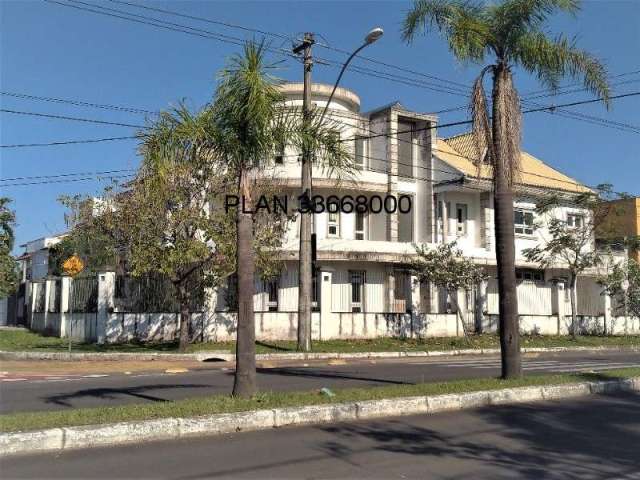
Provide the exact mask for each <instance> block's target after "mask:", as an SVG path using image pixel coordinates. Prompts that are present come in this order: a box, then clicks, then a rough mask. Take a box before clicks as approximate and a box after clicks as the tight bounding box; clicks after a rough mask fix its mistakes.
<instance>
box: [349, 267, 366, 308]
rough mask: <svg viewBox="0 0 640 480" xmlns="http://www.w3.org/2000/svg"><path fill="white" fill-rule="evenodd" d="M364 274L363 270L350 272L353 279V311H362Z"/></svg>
mask: <svg viewBox="0 0 640 480" xmlns="http://www.w3.org/2000/svg"><path fill="white" fill-rule="evenodd" d="M364 276H365V272H363V271H353V272H349V277H350V279H351V311H352V312H362V311H363V305H364V300H363V299H364Z"/></svg>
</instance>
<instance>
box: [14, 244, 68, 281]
mask: <svg viewBox="0 0 640 480" xmlns="http://www.w3.org/2000/svg"><path fill="white" fill-rule="evenodd" d="M66 236H67V233H60V234H57V235H52V236H50V237H42V238H38V239H36V240H31V241H29V242H27V243H25V244H23V245H20V247H21V248H24V253H23V254H22V255H20V256H19V257H18V258H17V260H18V263H19V265H20V272H21V279H20V280H21V282H25V281H27V280H29V281H32V282H34V281H39V280H44V279H45V278H46V277H47V276H48V275H49V257H50V252H49V250H50V248H51V247H53V246H54V245H57V244H58V243H60V242H61V241H62V239H63V238H64V237H66Z"/></svg>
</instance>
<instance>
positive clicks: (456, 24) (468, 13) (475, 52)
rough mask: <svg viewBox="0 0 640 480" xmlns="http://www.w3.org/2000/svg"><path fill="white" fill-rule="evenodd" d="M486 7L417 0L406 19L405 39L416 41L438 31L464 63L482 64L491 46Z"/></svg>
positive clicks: (466, 0) (465, 1) (456, 0)
mask: <svg viewBox="0 0 640 480" xmlns="http://www.w3.org/2000/svg"><path fill="white" fill-rule="evenodd" d="M484 10H485V9H484V7H483V6H482V5H481V4H479V3H475V2H472V1H470V0H416V1H415V2H414V4H413V8H412V9H411V10H410V11H409V13H408V14H407V16H406V17H405V20H404V23H403V27H402V38H403V39H404V40H405V41H407V42H409V43H410V42H412V41H413V40H414V38H415V36H416V35H417V34H418V33H426V32H427V31H429V30H430V29H433V28H435V29H437V30H438V31H439V32H440V34H441V35H442V36H443V37H444V38H445V39H446V40H447V42H448V43H449V48H450V49H451V51H452V52H453V53H454V55H455V56H456V57H457V58H458V59H459V60H462V61H466V60H471V61H481V60H482V59H483V58H484V55H485V52H486V50H487V47H488V45H489V44H490V40H491V38H490V36H491V35H490V29H489V25H488V24H487V22H486V19H485V16H484Z"/></svg>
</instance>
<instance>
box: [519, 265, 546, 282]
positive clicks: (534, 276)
mask: <svg viewBox="0 0 640 480" xmlns="http://www.w3.org/2000/svg"><path fill="white" fill-rule="evenodd" d="M516 280H518V281H520V282H522V281H528V282H542V281H544V273H543V272H542V271H541V270H530V269H521V268H517V269H516Z"/></svg>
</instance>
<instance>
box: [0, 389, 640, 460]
mask: <svg viewBox="0 0 640 480" xmlns="http://www.w3.org/2000/svg"><path fill="white" fill-rule="evenodd" d="M619 391H625V392H638V391H640V377H635V378H629V379H616V380H611V381H599V382H581V383H571V384H562V385H545V386H531V387H519V388H507V389H501V390H485V391H475V392H470V393H461V394H446V395H430V396H414V397H399V398H389V399H381V400H366V401H358V402H347V403H335V404H320V405H307V406H301V407H287V408H275V409H268V410H254V411H245V412H236V413H224V414H214V415H206V416H200V417H194V418H159V419H152V420H141V421H132V422H121V423H114V424H107V425H89V426H77V427H63V428H51V429H47V430H40V431H31V432H15V433H3V434H0V455H2V456H9V455H17V454H29V453H37V452H46V451H64V450H72V449H84V448H91V447H104V446H111V445H123V444H131V443H141V442H149V441H156V440H169V439H180V438H189V437H196V436H208V435H221V434H226V433H233V432H241V431H252V430H268V429H271V428H279V427H284V426H294V425H309V424H327V423H337V422H344V421H355V420H368V419H374V418H381V417H388V416H398V415H414V414H434V413H440V412H447V411H457V410H466V409H470V408H479V407H486V406H495V405H509V404H517V403H525V402H538V401H544V400H558V399H564V398H575V397H581V396H586V395H593V394H601V393H612V392H619Z"/></svg>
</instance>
